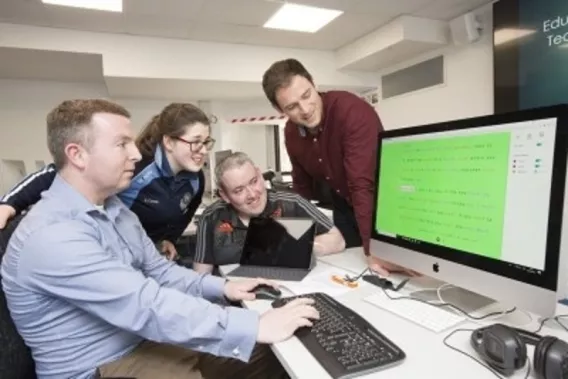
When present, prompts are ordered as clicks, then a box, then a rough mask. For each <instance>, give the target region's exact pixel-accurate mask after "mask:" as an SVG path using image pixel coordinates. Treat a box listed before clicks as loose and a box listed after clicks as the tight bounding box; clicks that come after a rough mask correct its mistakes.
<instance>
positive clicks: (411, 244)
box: [371, 106, 568, 317]
mask: <svg viewBox="0 0 568 379" xmlns="http://www.w3.org/2000/svg"><path fill="white" fill-rule="evenodd" d="M567 134H568V108H567V107H565V106H555V107H547V108H541V109H533V110H525V111H520V112H515V113H508V114H501V115H493V116H485V117H477V118H470V119H465V120H458V121H451V122H444V123H438V124H432V125H426V126H418V127H411V128H406V129H398V130H389V131H385V132H383V133H382V134H381V136H380V137H379V145H378V156H377V158H378V164H377V173H376V178H377V186H376V187H377V191H376V193H375V206H374V216H373V231H372V239H371V254H373V255H375V256H377V257H380V258H382V259H385V260H387V261H390V262H393V263H397V264H400V265H402V266H405V267H407V268H410V269H413V270H416V271H418V272H421V273H423V274H425V275H427V276H431V277H434V278H438V279H440V280H442V281H444V282H447V283H449V284H452V285H453V286H455V287H459V288H462V289H464V290H467V291H468V292H469V293H475V294H478V295H481V296H484V297H485V298H490V299H492V300H495V301H499V302H503V303H506V304H511V305H515V306H517V307H519V308H521V309H524V310H528V311H533V312H535V313H537V314H539V315H542V316H544V317H547V316H551V315H553V314H554V312H555V308H556V303H557V300H558V298H560V297H561V296H563V294H564V293H565V288H566V286H567V284H568V283H567V282H566V280H567V276H566V275H565V274H566V273H567V271H568V267H567V266H566V265H565V264H563V260H564V259H563V258H564V257H565V255H566V254H564V252H565V250H566V244H567V243H568V239H566V233H565V232H566V230H567V229H566V228H565V227H564V224H563V213H564V210H565V209H566V207H565V206H564V199H565V196H564V188H565V186H566V160H567V152H566V148H567V143H566V135H567Z"/></svg>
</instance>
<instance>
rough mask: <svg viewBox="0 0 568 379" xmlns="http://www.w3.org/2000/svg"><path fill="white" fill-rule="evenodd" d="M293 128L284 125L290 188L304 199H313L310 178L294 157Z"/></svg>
mask: <svg viewBox="0 0 568 379" xmlns="http://www.w3.org/2000/svg"><path fill="white" fill-rule="evenodd" d="M293 128H294V126H290V125H286V129H285V131H286V133H285V144H286V150H287V152H288V157H289V158H290V163H291V165H292V187H293V189H294V191H295V192H296V193H298V194H300V195H301V196H303V197H304V198H306V199H314V191H313V188H312V182H313V181H312V177H311V176H310V175H309V174H308V173H307V172H306V170H305V169H304V168H303V167H302V165H301V164H300V163H299V162H298V160H297V158H296V157H295V155H294V146H293V145H294V139H295V138H298V137H297V136H293V135H292V133H293V131H291V130H292V129H293Z"/></svg>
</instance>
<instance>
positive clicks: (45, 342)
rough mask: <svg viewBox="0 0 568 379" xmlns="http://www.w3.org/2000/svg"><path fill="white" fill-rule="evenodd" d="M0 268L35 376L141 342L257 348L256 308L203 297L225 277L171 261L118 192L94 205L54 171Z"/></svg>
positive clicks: (96, 361) (235, 350)
mask: <svg viewBox="0 0 568 379" xmlns="http://www.w3.org/2000/svg"><path fill="white" fill-rule="evenodd" d="M1 272H2V286H3V289H4V292H5V294H6V299H7V301H8V307H9V309H10V312H11V314H12V318H13V319H14V322H15V324H16V327H17V328H18V331H19V333H20V334H21V335H22V337H23V338H24V340H25V342H26V344H27V345H28V346H29V347H30V348H31V351H32V354H33V357H34V360H35V362H36V370H37V373H38V377H39V378H40V379H43V378H49V379H52V378H53V379H55V378H57V379H60V378H81V379H84V378H91V377H93V375H94V373H95V370H96V368H97V367H99V366H101V365H102V364H104V363H107V362H111V361H114V360H116V359H118V358H119V357H121V356H123V355H124V354H127V353H128V352H130V351H132V349H134V348H135V347H136V346H137V345H138V344H139V343H140V342H141V341H142V340H144V339H148V340H153V341H157V342H163V343H169V344H176V345H179V346H183V347H186V348H188V349H193V350H197V351H201V352H208V353H212V354H215V355H218V356H224V357H233V358H238V359H241V360H243V361H248V359H249V358H250V354H251V352H252V349H253V347H254V345H255V341H256V336H257V332H258V321H259V316H258V313H256V312H254V311H249V310H245V309H240V308H235V307H223V306H220V305H217V304H214V303H212V302H210V301H215V300H221V299H222V298H223V288H224V280H223V279H221V278H216V277H213V276H210V275H198V274H196V273H195V272H194V271H191V270H188V269H186V268H183V267H180V266H177V265H176V264H174V263H172V262H169V261H168V260H166V259H165V258H164V257H162V256H161V255H160V254H158V252H157V251H156V249H155V247H154V244H153V243H152V241H151V240H150V239H149V238H148V237H147V235H146V233H145V232H144V230H143V229H142V226H141V225H140V222H139V221H138V218H137V217H136V215H135V214H134V213H132V212H131V211H130V210H128V209H127V208H126V206H125V205H124V204H123V203H122V202H121V201H120V200H119V199H118V198H116V197H111V198H109V199H108V200H107V201H106V203H105V205H104V208H103V207H100V208H98V207H96V206H94V205H93V204H91V203H89V202H88V201H87V200H86V199H85V198H84V197H83V196H82V195H81V194H80V193H79V192H78V191H76V190H75V189H74V188H73V187H71V186H70V185H69V184H68V183H67V182H66V181H65V180H64V179H63V178H61V177H60V176H59V175H58V176H57V177H56V178H55V181H54V182H53V185H52V186H51V188H50V189H49V190H48V191H46V192H44V193H43V195H42V199H41V200H40V201H39V202H38V203H37V204H36V206H35V207H34V208H32V210H31V211H30V212H29V214H28V215H27V216H26V217H25V218H24V219H23V220H22V221H21V223H20V225H19V226H18V228H17V229H16V231H15V232H14V235H13V237H12V238H11V240H10V243H9V246H8V249H7V251H6V254H5V256H4V259H3V261H2V271H1Z"/></svg>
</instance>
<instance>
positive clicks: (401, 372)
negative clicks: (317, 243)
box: [221, 248, 568, 379]
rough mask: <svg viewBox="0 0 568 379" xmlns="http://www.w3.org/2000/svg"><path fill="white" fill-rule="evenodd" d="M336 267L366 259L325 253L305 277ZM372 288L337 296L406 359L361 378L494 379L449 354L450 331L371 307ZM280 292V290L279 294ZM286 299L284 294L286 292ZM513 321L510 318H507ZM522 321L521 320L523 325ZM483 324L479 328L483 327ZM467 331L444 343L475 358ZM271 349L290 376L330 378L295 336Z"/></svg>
mask: <svg viewBox="0 0 568 379" xmlns="http://www.w3.org/2000/svg"><path fill="white" fill-rule="evenodd" d="M333 266H335V267H339V268H343V269H345V270H349V271H352V272H353V274H359V273H360V272H361V271H362V270H363V269H364V268H365V260H364V257H363V253H362V251H361V250H360V249H358V248H356V249H348V250H347V251H346V252H344V253H341V254H335V255H330V256H326V257H322V258H320V259H319V262H318V265H317V266H316V268H315V269H314V271H312V273H310V275H317V274H318V273H321V272H323V271H326V270H327V269H328V268H330V267H333ZM234 267H235V265H230V266H223V267H221V272H222V273H225V272H230V270H231V269H232V268H234ZM377 290H378V289H377V288H376V287H371V286H367V287H365V288H359V289H355V290H353V291H352V292H349V293H346V294H344V295H341V296H338V297H337V300H339V301H340V302H341V303H343V304H344V305H346V306H348V307H349V308H351V309H352V310H354V311H355V312H357V313H358V314H360V315H361V316H363V317H364V318H365V319H367V321H369V322H370V323H371V324H373V326H375V327H376V328H377V329H378V330H379V331H381V332H382V333H383V334H384V335H385V336H387V337H388V338H389V339H391V340H392V341H393V342H394V343H395V344H397V345H398V346H399V347H400V348H401V349H402V350H404V352H405V353H406V360H405V361H404V362H403V363H402V364H399V365H397V366H395V367H391V368H388V369H385V370H383V371H379V372H377V373H374V374H371V375H366V376H364V377H361V378H364V379H371V378H373V379H407V378H408V379H414V378H437V379H456V378H459V379H484V378H487V379H491V378H492V379H494V378H495V376H494V375H493V374H492V373H491V372H489V371H488V370H487V369H486V368H484V367H482V366H480V365H479V364H478V363H476V362H474V361H473V360H472V359H471V358H468V357H466V356H464V355H462V354H460V353H458V352H455V351H453V350H451V349H450V348H448V347H446V346H445V345H444V344H443V342H442V341H443V339H444V338H445V337H446V336H447V335H448V334H449V333H450V332H449V331H448V332H442V333H440V334H436V333H433V332H431V331H429V330H427V329H425V328H423V327H421V326H419V325H416V324H414V323H412V322H410V321H407V320H405V319H403V318H400V317H398V316H395V315H393V314H391V313H390V312H387V311H385V310H383V309H380V308H378V307H376V306H373V305H371V304H369V303H367V302H366V301H364V300H363V299H364V298H365V297H366V296H368V295H370V294H372V293H374V291H377ZM283 292H284V293H285V290H283ZM285 295H287V294H286V293H285ZM244 306H245V307H247V308H249V309H254V310H257V311H258V312H259V313H262V312H265V311H266V310H268V309H270V301H267V300H255V301H247V302H245V303H244ZM557 314H568V307H566V306H563V305H560V304H559V306H558V312H557ZM513 315H516V316H515V319H516V320H521V321H520V322H521V323H522V324H525V323H526V322H527V321H529V318H528V316H524V315H523V314H522V313H521V312H515V313H514V314H513ZM511 317H513V316H511ZM506 320H507V319H506V318H502V319H499V320H496V321H491V320H488V321H486V322H485V324H491V323H494V322H503V323H506ZM523 320H526V321H523ZM485 324H483V325H485ZM538 324H539V323H538V320H537V318H536V317H534V316H533V321H532V322H531V323H530V324H528V325H522V327H523V328H524V329H526V330H530V331H533V330H536V329H537V328H538ZM480 325H481V322H479V323H473V322H472V323H469V322H468V323H464V324H460V325H459V326H458V327H457V328H471V329H474V328H477V327H479V326H480ZM547 325H549V326H545V327H544V328H543V329H542V331H541V334H543V335H545V334H549V335H555V336H557V337H560V338H562V339H564V340H568V333H566V332H564V331H563V330H562V329H560V328H559V327H557V326H555V325H554V322H549V323H547ZM469 337H470V333H467V332H460V333H456V334H455V335H454V336H453V337H452V338H450V340H449V341H448V342H449V343H450V344H451V345H453V346H455V347H457V348H459V349H460V350H463V351H467V352H468V353H469V354H471V355H473V356H475V352H474V351H473V349H471V348H470V345H469ZM272 350H273V351H274V353H275V355H276V356H277V357H278V359H279V360H280V362H281V364H282V366H283V367H284V368H285V369H286V371H287V372H288V374H289V375H290V376H291V377H292V378H298V379H314V378H317V379H329V378H330V376H329V375H328V373H327V372H326V371H325V369H324V368H323V367H322V366H321V365H320V364H319V363H318V362H317V361H316V360H315V358H313V356H312V355H311V354H310V353H309V351H308V350H307V349H306V348H305V347H304V345H302V343H301V342H300V341H299V340H298V339H297V338H296V337H292V338H291V339H289V340H288V341H285V342H281V343H278V344H275V345H273V346H272ZM528 350H529V357H530V361H531V365H532V363H533V359H532V354H533V348H532V347H529V348H528ZM525 374H526V372H525V371H524V369H521V370H519V371H518V372H517V373H516V374H515V375H514V376H511V377H510V378H514V379H516V378H524V377H525ZM529 377H530V378H534V377H535V376H534V370H533V369H532V366H531V376H529Z"/></svg>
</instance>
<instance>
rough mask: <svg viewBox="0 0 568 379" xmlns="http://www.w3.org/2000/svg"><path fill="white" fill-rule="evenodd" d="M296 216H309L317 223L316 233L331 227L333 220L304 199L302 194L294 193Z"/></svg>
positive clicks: (326, 230) (323, 231)
mask: <svg viewBox="0 0 568 379" xmlns="http://www.w3.org/2000/svg"><path fill="white" fill-rule="evenodd" d="M294 197H295V200H294V202H295V209H296V217H309V218H311V219H312V220H314V221H315V223H316V225H317V234H318V235H319V234H324V233H327V232H329V231H330V230H331V229H332V228H333V226H334V225H333V222H332V221H331V220H330V218H329V217H327V216H326V215H325V214H323V212H321V211H320V210H319V209H318V207H316V206H315V205H313V204H312V203H310V202H309V201H308V200H306V199H304V198H303V197H302V196H300V195H297V194H294Z"/></svg>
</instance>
